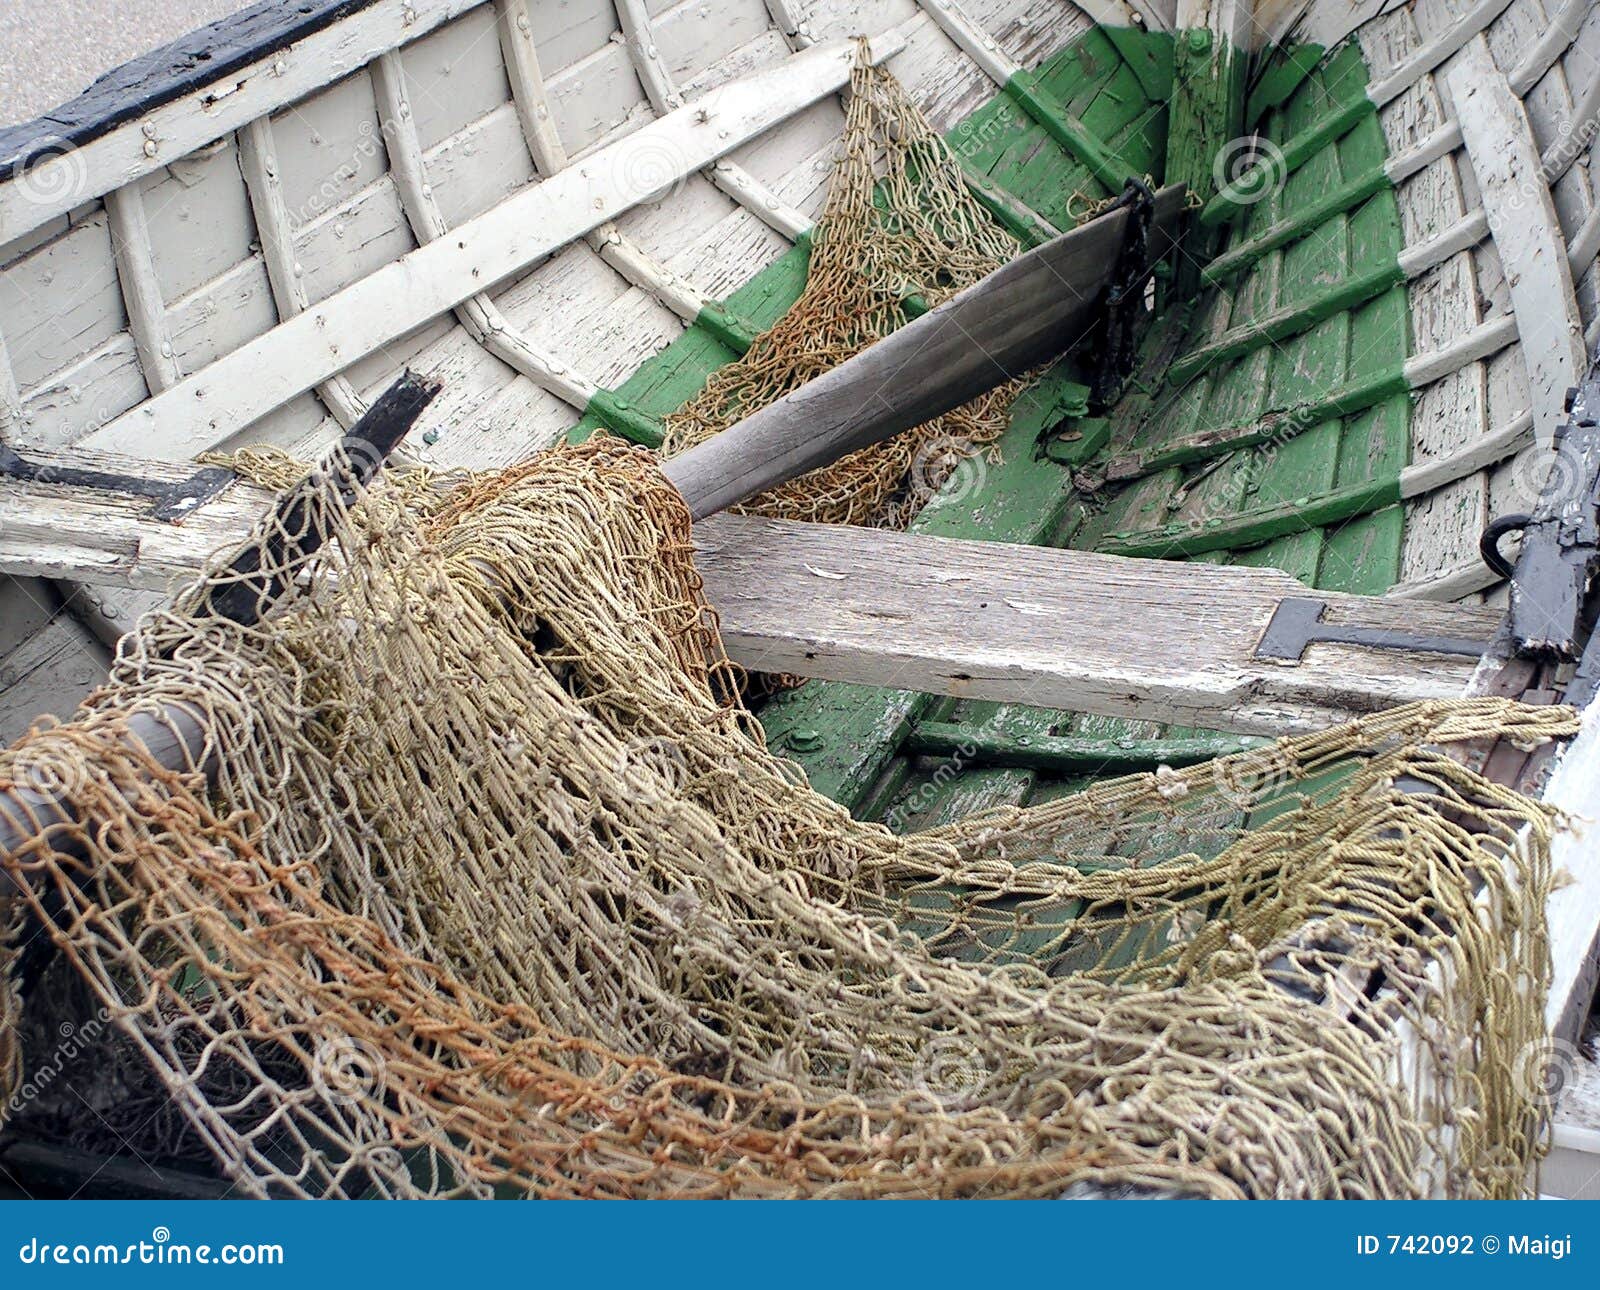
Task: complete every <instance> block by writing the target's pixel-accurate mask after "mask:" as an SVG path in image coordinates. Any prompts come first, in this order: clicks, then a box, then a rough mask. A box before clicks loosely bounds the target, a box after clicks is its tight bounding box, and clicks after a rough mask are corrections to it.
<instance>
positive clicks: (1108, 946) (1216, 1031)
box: [0, 441, 1574, 1196]
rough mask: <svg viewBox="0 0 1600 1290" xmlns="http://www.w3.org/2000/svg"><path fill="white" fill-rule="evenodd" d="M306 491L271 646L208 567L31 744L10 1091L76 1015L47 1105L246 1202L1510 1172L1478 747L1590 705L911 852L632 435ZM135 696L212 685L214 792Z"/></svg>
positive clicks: (1367, 744)
mask: <svg viewBox="0 0 1600 1290" xmlns="http://www.w3.org/2000/svg"><path fill="white" fill-rule="evenodd" d="M447 485H449V486H447ZM308 523H311V524H314V525H315V526H316V527H317V528H318V529H319V531H322V532H327V533H330V534H331V535H332V538H333V540H332V542H331V543H330V544H329V545H328V546H326V547H325V548H324V549H323V551H322V552H321V554H319V555H318V556H316V557H314V558H312V559H310V560H309V561H304V562H303V563H302V564H300V565H297V566H295V567H294V568H292V569H288V570H284V571H283V572H285V573H286V574H293V575H294V577H293V578H292V579H290V581H291V582H292V586H291V587H290V590H289V591H288V592H287V593H286V594H285V595H284V596H283V597H282V598H281V599H280V600H279V601H278V603H276V605H275V606H274V607H273V608H272V609H271V610H270V612H269V613H268V614H267V615H266V617H265V618H264V619H263V620H262V622H261V623H260V624H259V625H257V626H254V627H248V628H246V627H240V626H238V625H236V624H233V623H231V622H228V621H226V620H219V619H216V618H212V617H207V616H206V615H204V614H203V613H202V612H201V611H200V607H201V606H202V605H203V604H204V603H205V596H206V588H207V585H208V584H207V582H206V580H202V582H201V583H200V584H199V585H197V587H195V588H191V589H190V590H189V591H187V592H185V593H184V594H183V595H182V596H180V597H179V599H178V600H177V602H176V603H175V604H174V606H173V607H172V608H171V609H169V610H166V611H162V612H158V613H155V614H153V615H151V616H149V617H147V618H146V619H145V621H144V622H143V624H142V625H141V627H140V628H139V630H138V631H137V632H136V633H135V634H134V635H133V636H131V637H130V638H129V639H128V640H127V641H126V642H125V643H124V646H123V648H122V651H121V653H120V656H119V659H118V661H117V663H116V666H115V671H114V674H113V676H112V679H111V682H110V684H109V685H108V686H107V687H106V688H104V689H103V690H101V691H100V692H99V693H98V694H97V695H96V696H95V697H94V698H93V700H92V701H91V702H90V704H89V705H88V707H87V709H86V710H85V712H84V713H83V714H81V715H80V718H79V719H78V720H76V721H75V722H73V723H71V724H68V725H59V726H54V727H49V726H40V727H39V728H38V729H36V730H35V731H34V732H33V733H32V734H31V735H30V736H29V737H28V738H26V739H25V740H23V741H22V742H21V743H20V744H19V745H17V746H16V747H15V748H13V749H12V750H10V751H9V752H6V753H5V754H3V755H0V789H10V788H13V787H21V788H28V787H32V788H34V789H39V788H40V787H41V786H51V787H53V788H54V789H55V790H56V791H60V792H62V793H64V795H65V799H66V801H67V803H68V804H69V806H70V812H71V815H72V816H73V818H75V819H76V820H78V821H80V823H78V824H76V825H72V826H67V825H58V826H56V827H54V828H52V829H50V830H49V831H48V832H47V833H46V834H45V835H44V836H43V837H41V838H40V840H38V841H37V842H36V843H35V844H34V845H33V846H32V847H31V848H30V849H28V850H27V851H25V853H24V854H23V855H22V857H21V875H20V876H22V877H23V878H24V880H25V882H26V885H27V890H28V891H29V892H30V893H31V894H30V895H28V896H27V898H26V900H25V901H24V902H23V904H24V907H25V908H24V912H25V915H26V918H25V920H19V922H18V923H17V925H16V927H15V929H14V931H13V933H12V940H11V945H12V949H11V951H10V954H9V960H10V961H9V971H10V976H11V980H12V985H13V987H14V988H17V987H20V988H21V989H22V990H23V991H24V992H25V993H26V995H27V1001H28V1002H27V1014H28V1015H27V1017H25V1018H24V1024H23V1026H22V1028H21V1032H22V1034H23V1036H24V1048H25V1050H26V1051H25V1052H24V1054H23V1057H24V1061H23V1070H22V1074H23V1075H24V1076H25V1077H26V1076H27V1075H28V1074H29V1073H30V1069H31V1067H30V1063H32V1064H37V1063H38V1062H41V1061H45V1060H48V1056H49V1050H50V1045H51V1043H52V1042H54V1036H55V1027H56V1023H57V1022H58V1021H59V1020H60V1019H61V1018H62V1017H68V1018H71V1017H72V1016H74V1012H73V1009H74V1008H76V1009H77V1010H78V1011H77V1013H76V1016H77V1017H78V1018H79V1019H80V1024H81V1018H82V1017H84V1016H87V1015H89V1014H90V1013H93V1012H96V1011H97V1010H101V1009H103V1010H104V1014H103V1015H104V1016H105V1017H106V1018H107V1024H106V1027H105V1029H106V1036H107V1038H106V1041H105V1043H104V1045H103V1051H102V1053H101V1054H100V1056H99V1057H97V1058H96V1060H97V1061H100V1062H102V1063H103V1064H104V1068H105V1069H106V1070H107V1071H109V1072H112V1076H109V1077H108V1078H111V1079H112V1085H111V1091H109V1092H108V1093H107V1094H106V1095H105V1097H104V1098H103V1100H102V1103H101V1106H100V1109H99V1110H98V1111H97V1114H96V1115H93V1116H91V1115H87V1114H85V1113H84V1112H83V1109H82V1106H81V1105H78V1104H76V1103H74V1101H73V1099H72V1098H70V1097H67V1096H66V1095H65V1094H62V1095H61V1096H60V1097H59V1098H53V1097H52V1096H51V1095H50V1094H49V1092H48V1091H46V1092H40V1093H38V1094H37V1095H36V1096H34V1097H32V1098H31V1099H12V1101H11V1114H12V1116H13V1120H14V1124H15V1127H17V1128H18V1129H21V1130H25V1131H27V1132H29V1133H31V1134H34V1135H35V1136H47V1137H48V1136H54V1137H55V1138H56V1139H57V1140H60V1141H65V1142H68V1143H71V1144H72V1145H76V1146H80V1147H87V1148H90V1149H103V1148H104V1147H105V1146H107V1145H110V1146H113V1147H115V1146H118V1144H124V1145H121V1147H120V1149H123V1150H129V1149H131V1150H135V1151H137V1152H138V1153H139V1154H140V1155H141V1157H142V1158H145V1159H148V1160H151V1161H154V1162H169V1163H180V1164H183V1163H189V1164H193V1163H197V1162H199V1163H203V1164H204V1165H206V1166H207V1167H209V1168H214V1169H216V1170H218V1171H220V1172H221V1174H222V1175H223V1176H224V1177H225V1178H227V1179H228V1180H230V1181H231V1183H232V1184H233V1185H234V1187H235V1188H236V1190H237V1191H238V1192H240V1193H244V1194H256V1195H262V1194H270V1195H317V1196H321V1195H404V1196H409V1195H418V1194H436V1195H437V1194H444V1195H459V1194H469V1195H479V1194H488V1193H491V1192H500V1193H502V1194H538V1195H574V1194H575V1195H595V1196H652V1195H666V1194H709V1195H726V1194H733V1195H754V1196H818V1195H834V1196H888V1195H1058V1194H1063V1193H1069V1194H1079V1193H1082V1192H1084V1191H1086V1190H1092V1189H1096V1188H1108V1187H1137V1188H1149V1189H1156V1190H1158V1191H1164V1192H1165V1191H1171V1192H1179V1193H1183V1194H1193V1195H1204V1196H1239V1195H1245V1196H1303V1195H1304V1196H1309V1195H1344V1196H1391V1195H1410V1194H1416V1193H1418V1192H1422V1191H1429V1190H1436V1191H1440V1192H1443V1193H1446V1194H1450V1195H1466V1196H1470V1195H1516V1194H1519V1193H1521V1192H1522V1191H1523V1190H1524V1188H1525V1187H1526V1185H1527V1181H1528V1175H1527V1170H1528V1166H1529V1164H1530V1162H1531V1161H1532V1160H1533V1159H1534V1158H1535V1157H1536V1155H1537V1152H1538V1140H1539V1134H1540V1123H1541V1113H1542V1111H1543V1109H1544V1108H1543V1106H1542V1104H1541V1102H1540V1098H1539V1090H1538V1089H1537V1087H1535V1085H1536V1084H1537V1080H1530V1079H1527V1078H1519V1075H1518V1070H1519V1066H1521V1067H1525V1066H1526V1061H1527V1053H1528V1052H1529V1051H1530V1046H1534V1048H1535V1049H1536V1047H1537V1044H1538V1041H1539V1037H1540V1028H1541V1020H1540V1009H1541V1001H1542V996H1543V992H1544V988H1545V982H1546V979H1547V975H1548V962H1547V950H1546V944H1545V937H1544V931H1543V924H1542V915H1541V910H1542V907H1543V899H1544V896H1545V894H1546V892H1547V890H1548V888H1549V885H1550V875H1549V873H1548V862H1547V846H1546V843H1547V839H1548V832H1549V827H1550V820H1549V819H1548V817H1547V814H1546V811H1545V810H1544V809H1543V808H1542V807H1541V806H1539V805H1538V804H1537V803H1535V802H1533V801H1530V800H1528V799H1525V798H1522V797H1519V796H1518V795H1516V794H1514V793H1512V792H1510V791H1509V790H1507V789H1504V788H1501V787H1498V786H1496V785H1494V784H1492V783H1489V782H1486V781H1485V780H1483V779H1482V778H1480V777H1479V776H1478V775H1476V774H1474V773H1473V772H1472V771H1470V770H1469V769H1467V768H1466V767H1465V766H1464V765H1462V764H1461V763H1460V762H1458V761H1456V760H1454V759H1452V758H1451V757H1450V756H1449V755H1448V753H1449V750H1450V748H1451V746H1452V745H1456V744H1459V743H1460V742H1461V741H1464V740H1471V739H1475V738H1479V737H1483V736H1486V735H1499V736H1506V737H1510V738H1513V739H1515V740H1517V741H1519V742H1520V743H1523V744H1526V745H1530V746H1531V745H1535V744H1538V743H1540V742H1542V741H1545V740H1549V739H1551V738H1553V737H1556V736H1560V735H1564V734H1568V733H1570V732H1571V731H1572V730H1573V728H1574V721H1573V717H1572V714H1571V713H1570V712H1569V711H1568V710H1565V709H1559V708H1537V707H1522V706H1519V705H1517V704H1515V703H1511V702H1508V701H1504V700H1498V699H1477V700H1470V701H1467V700H1463V701H1457V702H1448V703H1434V704H1427V705H1422V706H1414V707H1408V708H1402V709H1399V710H1396V711H1393V712H1389V713H1385V714H1382V715H1377V716H1373V717H1371V718H1369V719H1367V720H1364V721H1362V722H1359V723H1357V724H1354V725H1350V726H1346V727H1343V728H1339V729H1336V730H1332V731H1329V732H1327V733H1325V734H1319V735H1314V736H1309V737H1305V738H1298V739H1293V740H1285V741H1281V742H1279V743H1277V744H1276V745H1274V746H1272V747H1271V748H1270V749H1268V750H1266V751H1265V752H1255V753H1248V754H1243V755H1241V756H1239V757H1233V758H1229V759H1226V760H1223V761H1220V762H1217V763H1214V764H1210V765H1203V766H1197V767H1193V768H1190V769H1186V770H1181V771H1171V770H1166V769H1163V770H1161V771H1159V772H1157V773H1155V774H1148V775H1134V776H1130V777H1127V778H1123V779H1119V780H1115V781H1110V782H1106V783H1102V784H1099V785H1097V786H1096V787H1094V788H1092V789H1090V790H1089V791H1087V792H1085V793H1082V794H1080V795H1077V796H1074V797H1066V798H1062V799H1060V800H1056V801H1052V802H1050V803H1048V804H1046V805H1041V806H1037V807H1034V808H1032V809H1028V810H1020V809H1019V810H1004V811H998V812H994V813H991V814H987V815H983V816H980V817H977V818H974V819H970V820H967V821H965V822H963V823H961V824H959V825H955V826H951V827H946V828H941V829H938V830H935V831H932V832H928V833H924V834H920V835H915V836H908V837H896V836H894V835H892V834H890V833H889V832H888V831H887V830H885V829H883V828H882V827H880V826H878V825H875V824H866V823H859V822H856V821H854V820H852V819H851V818H850V817H849V815H848V814H847V813H846V812H845V811H844V810H842V809H841V808H840V807H839V806H837V805H836V804H834V803H832V802H830V801H828V800H827V799H825V798H823V797H821V796H820V795H818V794H816V793H815V792H813V791H812V790H810V789H809V788H808V787H807V786H806V784H805V783H804V782H803V778H802V777H801V776H800V775H799V774H798V772H797V771H796V770H795V769H794V768H793V767H792V766H791V765H790V764H788V763H786V762H784V761H782V760H781V759H779V758H777V757H775V756H774V755H772V754H771V753H769V752H768V751H767V750H766V749H765V747H764V746H763V743H762V739H761V734H760V731H759V729H758V727H757V725H756V723H755V722H754V720H753V719H752V718H751V716H750V715H749V714H748V713H747V712H746V711H744V710H743V709H742V708H741V707H740V706H738V702H737V700H736V699H735V698H734V697H733V695H734V694H735V692H736V685H735V679H736V678H735V677H734V675H733V669H732V668H731V667H730V665H729V663H728V661H727V659H726V658H725V656H724V654H723V651H722V648H721V645H720V642H719V638H718V633H717V628H716V624H715V619H714V617H713V615H712V614H711V612H710V610H709V609H708V607H707V605H706V603H705V600H704V598H703V596H702V594H701V590H700V581H699V578H698V576H697V574H696V572H695V568H694V564H693V560H692V554H691V543H690V531H689V517H688V514H687V511H686V509H685V508H684V506H683V505H682V502H681V499H680V498H679V497H678V495H677V494H676V493H675V492H674V491H673V489H672V488H671V487H670V485H668V484H667V483H666V482H665V481H664V479H663V478H662V477H661V475H660V473H659V471H658V468H657V466H656V464H655V460H654V458H653V457H652V456H651V455H650V454H649V453H647V452H644V451H643V450H639V449H633V448H628V447H626V446H623V445H621V444H619V443H617V442H615V441H607V442H596V443H594V444H591V445H588V446H585V447H583V448H565V449H560V450H555V451H551V452H549V453H546V454H544V455H542V456H540V457H539V458H538V459H536V460H535V461H533V462H532V463H530V464H528V465H526V466H522V467H518V468H515V469H512V470H509V471H506V472H504V473H502V474H498V475H490V476H481V477H473V478H470V479H460V478H456V479H451V480H445V479H442V478H438V477H432V476H429V475H428V474H426V473H424V472H413V473H411V474H409V475H406V476H404V477H403V478H389V479H387V480H385V481H384V482H382V483H380V484H379V485H378V486H377V487H376V488H375V489H374V490H373V491H372V492H371V493H369V494H367V495H366V497H365V500H364V501H362V502H360V503H359V504H358V505H357V506H356V508H355V509H354V510H353V511H347V510H345V509H344V508H343V507H342V506H341V505H340V504H339V503H338V502H337V501H333V500H330V501H327V502H325V503H324V504H323V505H322V506H321V507H320V508H316V509H314V510H313V511H312V512H311V514H310V515H309V516H308ZM270 536H271V532H270V527H269V526H264V528H263V531H262V532H261V533H260V534H258V535H257V539H256V540H257V541H258V543H259V544H260V547H261V551H262V554H263V558H264V559H265V560H266V561H267V565H268V568H269V569H271V568H272V559H273V556H272V552H273V551H274V550H276V549H278V548H276V547H274V546H273V545H272V544H271V543H270V542H268V541H267V539H268V538H270ZM220 567H221V566H218V568H220ZM209 576H210V577H211V578H213V579H214V578H217V577H220V576H224V575H221V574H219V573H217V572H216V571H215V570H214V571H213V573H212V574H211V575H209ZM135 710H139V711H144V712H147V713H163V712H164V713H167V714H169V715H170V714H171V713H172V712H173V711H175V710H181V711H186V712H190V713H195V714H200V715H201V716H202V717H203V720H204V722H205V725H206V727H207V728H208V729H209V730H210V731H211V732H212V736H213V739H214V752H215V754H216V756H215V762H216V766H217V781H216V784H215V787H214V789H213V790H211V791H209V792H208V791H207V790H206V788H205V786H204V784H203V782H202V779H201V777H200V776H199V775H198V774H188V775H177V774H172V773H168V772H164V771H161V770H160V769H159V768H158V767H157V766H155V765H154V764H153V763H152V762H151V761H150V760H149V759H148V757H146V756H144V755H143V754H142V753H141V752H140V751H137V750H135V748H134V747H133V746H132V745H130V744H129V743H128V742H127V741H126V736H125V721H126V719H127V717H128V715H129V714H130V713H131V712H133V711H135ZM1403 777H1404V778H1403ZM41 823H43V821H41ZM1519 835H1521V836H1523V838H1524V841H1523V843H1522V844H1521V845H1514V842H1515V839H1516V838H1517V837H1518V836H1519ZM1129 856H1132V857H1136V858H1133V859H1129V858H1126V857H1129ZM46 946H48V947H50V948H49V950H48V952H46V951H45V950H44V949H43V948H42V947H46ZM4 1069H5V1066H4V1064H3V1063H0V1070H4ZM16 1074H17V1072H16V1070H15V1068H14V1067H13V1069H12V1071H11V1072H10V1075H11V1077H12V1078H15V1076H16Z"/></svg>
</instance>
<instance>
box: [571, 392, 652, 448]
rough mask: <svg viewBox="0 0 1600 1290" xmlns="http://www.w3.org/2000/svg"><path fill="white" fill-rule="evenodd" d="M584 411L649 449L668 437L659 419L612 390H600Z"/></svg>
mask: <svg viewBox="0 0 1600 1290" xmlns="http://www.w3.org/2000/svg"><path fill="white" fill-rule="evenodd" d="M583 414H584V416H585V417H593V418H594V419H595V420H596V421H598V422H599V423H600V424H601V425H603V426H604V427H605V428H606V429H607V430H609V431H611V433H612V434H614V435H620V436H621V437H622V438H624V439H628V440H631V441H632V442H633V443H642V444H643V445H644V446H645V447H646V448H659V447H660V446H661V441H662V439H663V438H664V437H665V431H663V430H662V428H661V423H660V422H659V421H657V420H656V419H655V418H654V417H651V416H649V415H648V414H646V413H644V412H641V411H640V410H639V409H638V408H636V407H634V406H633V404H631V403H629V402H628V400H627V399H625V398H622V397H620V396H619V395H617V394H615V393H614V392H612V391H611V390H596V391H595V393H594V395H593V397H592V398H590V400H589V406H588V407H587V408H585V409H584V413H583Z"/></svg>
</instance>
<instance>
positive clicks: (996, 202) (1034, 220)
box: [956, 154, 1061, 249]
mask: <svg viewBox="0 0 1600 1290" xmlns="http://www.w3.org/2000/svg"><path fill="white" fill-rule="evenodd" d="M956 160H957V161H958V162H959V163H960V166H961V177H962V179H964V180H965V181H966V185H967V191H968V192H970V193H971V194H972V196H973V197H974V198H975V199H976V200H977V202H978V204H979V205H980V206H982V207H983V208H984V210H986V211H988V212H989V214H990V215H992V216H993V217H994V218H995V220H996V221H997V222H998V223H999V224H1000V226H1001V227H1002V228H1004V229H1005V230H1006V232H1008V233H1010V234H1011V236H1012V237H1014V238H1016V239H1017V241H1018V242H1020V243H1021V244H1022V245H1023V246H1025V247H1028V248H1030V249H1031V248H1032V247H1035V246H1043V245H1044V244H1045V243H1046V242H1048V241H1050V240H1051V239H1052V238H1054V237H1057V236H1059V234H1060V232H1061V230H1060V229H1058V228H1056V226H1055V225H1054V224H1052V223H1050V221H1049V220H1047V219H1045V218H1044V216H1042V215H1040V214H1039V213H1038V212H1037V211H1035V210H1032V209H1031V208H1029V207H1028V206H1027V205H1026V204H1025V203H1024V202H1022V201H1021V200H1019V199H1018V198H1016V197H1014V196H1013V195H1012V194H1010V193H1008V192H1006V190H1005V189H1004V188H1002V187H1000V185H999V184H997V183H995V182H993V181H992V180H991V179H990V178H989V177H988V176H987V175H985V174H984V173H983V172H982V171H980V170H978V169H977V168H976V167H975V166H973V164H972V163H971V162H970V161H968V160H967V159H966V158H965V157H962V156H960V155H959V154H958V155H957V157H956Z"/></svg>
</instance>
